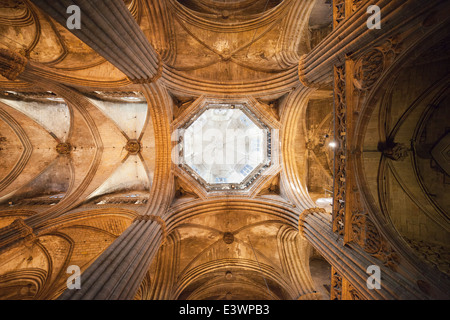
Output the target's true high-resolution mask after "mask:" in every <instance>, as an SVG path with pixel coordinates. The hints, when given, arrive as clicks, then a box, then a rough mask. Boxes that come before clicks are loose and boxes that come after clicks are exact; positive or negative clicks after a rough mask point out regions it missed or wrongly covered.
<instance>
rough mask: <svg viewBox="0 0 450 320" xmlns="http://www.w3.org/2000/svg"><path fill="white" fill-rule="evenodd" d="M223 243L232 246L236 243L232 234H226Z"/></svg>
mask: <svg viewBox="0 0 450 320" xmlns="http://www.w3.org/2000/svg"><path fill="white" fill-rule="evenodd" d="M223 242H225V243H226V244H232V243H233V242H234V235H233V234H232V233H231V232H225V234H224V235H223Z"/></svg>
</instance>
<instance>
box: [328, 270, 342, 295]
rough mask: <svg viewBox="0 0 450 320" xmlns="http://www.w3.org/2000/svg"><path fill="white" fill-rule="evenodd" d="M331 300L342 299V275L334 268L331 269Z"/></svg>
mask: <svg viewBox="0 0 450 320" xmlns="http://www.w3.org/2000/svg"><path fill="white" fill-rule="evenodd" d="M330 299H331V300H342V277H341V276H340V275H339V274H338V273H337V272H336V271H335V270H334V268H332V269H331V291H330Z"/></svg>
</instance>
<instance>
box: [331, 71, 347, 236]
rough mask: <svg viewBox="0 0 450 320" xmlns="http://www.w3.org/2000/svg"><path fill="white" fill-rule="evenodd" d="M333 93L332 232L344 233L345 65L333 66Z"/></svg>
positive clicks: (345, 165) (345, 163)
mask: <svg viewBox="0 0 450 320" xmlns="http://www.w3.org/2000/svg"><path fill="white" fill-rule="evenodd" d="M334 70H335V71H334V88H335V89H334V95H335V128H334V130H335V142H336V143H337V146H336V150H335V158H334V160H335V172H334V179H335V182H334V183H335V185H334V202H333V232H337V233H338V234H340V235H343V234H344V220H345V178H346V174H347V173H346V170H347V160H346V157H347V156H346V147H347V137H346V135H347V105H346V94H345V88H346V86H345V66H341V67H335V68H334Z"/></svg>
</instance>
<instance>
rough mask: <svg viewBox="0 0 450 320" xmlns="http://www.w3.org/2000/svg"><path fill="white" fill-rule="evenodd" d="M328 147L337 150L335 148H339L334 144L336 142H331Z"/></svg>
mask: <svg viewBox="0 0 450 320" xmlns="http://www.w3.org/2000/svg"><path fill="white" fill-rule="evenodd" d="M328 146H329V147H330V148H332V149H335V148H336V147H337V143H336V142H334V141H331V142H330V143H329V144H328Z"/></svg>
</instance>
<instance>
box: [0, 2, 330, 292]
mask: <svg viewBox="0 0 450 320" xmlns="http://www.w3.org/2000/svg"><path fill="white" fill-rule="evenodd" d="M125 4H126V5H127V7H128V9H129V11H130V12H131V14H132V16H133V17H134V19H135V20H136V21H137V23H138V24H139V26H140V28H141V30H142V31H143V32H144V34H145V35H146V37H147V40H148V41H149V42H150V44H151V45H152V47H153V48H154V49H155V50H156V52H157V53H158V54H159V56H160V57H161V59H162V62H163V68H162V71H161V75H160V78H159V79H158V80H157V81H156V82H155V83H154V84H152V85H151V86H142V85H140V84H137V83H134V82H133V81H131V80H130V78H129V77H127V76H126V75H125V74H124V73H123V72H122V71H120V70H119V69H118V68H117V67H116V66H114V64H113V63H111V62H108V61H107V59H105V58H104V57H103V56H102V55H100V54H99V53H97V52H96V51H95V50H93V49H92V48H90V47H89V46H88V45H86V44H85V43H83V41H81V40H79V39H78V38H77V37H76V36H74V35H73V34H72V33H71V32H70V31H69V30H67V29H66V28H65V26H63V25H61V24H59V23H58V22H56V21H55V20H54V19H53V18H52V17H50V16H48V15H47V14H46V13H44V11H42V10H41V9H39V7H37V6H36V5H35V4H33V2H31V1H28V0H7V1H1V2H0V48H2V49H8V50H11V51H14V52H19V53H20V54H22V55H23V56H25V57H26V58H28V59H29V60H30V61H31V62H32V63H33V64H34V65H38V66H40V68H43V69H42V70H45V74H42V76H43V77H44V78H47V79H48V81H42V80H41V81H39V80H35V81H31V80H30V81H24V80H16V81H8V80H7V79H5V78H0V88H1V92H0V137H1V140H0V147H1V148H0V158H1V159H2V161H1V163H0V203H1V208H0V210H1V211H0V226H2V227H4V226H8V225H9V224H10V223H12V222H13V221H14V220H16V219H18V218H21V219H24V220H25V221H32V224H34V226H35V228H36V230H39V233H38V239H39V241H38V242H36V243H35V244H33V245H32V246H31V247H29V248H28V247H24V248H23V247H17V248H15V249H14V251H8V253H7V254H6V255H5V257H4V258H3V257H2V259H1V262H0V271H1V275H0V280H1V281H0V283H1V288H0V293H1V295H2V296H1V298H11V297H14V298H55V297H57V296H58V295H59V294H60V293H61V292H62V291H63V290H64V285H65V278H64V277H65V273H64V268H65V267H67V266H68V265H73V264H77V265H79V266H80V267H81V268H82V270H85V269H86V268H87V267H88V266H89V265H90V264H91V263H92V262H93V261H94V260H95V258H96V257H98V255H100V254H101V253H102V252H103V251H104V250H105V248H106V247H107V246H108V245H110V244H111V243H112V242H113V240H114V239H115V238H117V237H118V236H119V235H120V234H121V233H122V232H123V231H124V230H125V229H126V228H127V227H128V226H129V225H130V223H131V221H132V220H133V219H134V218H135V217H136V216H137V215H139V214H142V213H145V212H146V211H148V210H149V208H150V207H151V205H155V203H160V204H161V205H160V206H161V208H165V209H164V210H162V212H161V213H160V217H161V218H162V219H163V220H164V221H165V223H166V226H167V238H166V241H165V242H164V244H163V246H162V247H161V248H160V250H159V253H158V255H157V259H155V260H154V262H153V264H152V266H151V268H150V269H149V271H148V274H147V276H146V278H145V279H144V281H143V283H142V285H141V287H140V290H139V292H138V294H137V297H138V298H143V299H155V298H160V299H163V298H171V299H175V298H180V299H226V298H234V299H249V298H256V299H259V298H260V299H310V298H320V295H319V294H318V293H317V292H316V291H317V290H316V288H317V287H322V285H323V283H320V281H322V280H320V279H323V275H321V276H320V275H319V276H318V277H316V275H314V274H313V275H311V272H310V267H309V261H310V258H311V257H312V256H313V255H314V252H313V249H312V247H311V246H310V245H309V244H308V243H307V242H306V240H304V239H301V238H300V237H299V236H298V232H297V231H296V230H297V219H298V215H299V213H301V212H302V211H303V210H304V209H306V208H309V207H311V206H315V204H314V202H315V200H317V199H319V198H326V197H328V194H329V190H330V189H331V187H332V186H331V164H330V161H331V160H330V154H329V152H330V150H329V149H328V147H327V146H328V142H329V140H327V137H330V136H331V126H332V124H331V112H332V107H331V106H332V95H331V90H330V88H329V87H326V88H323V89H321V90H316V91H314V93H311V92H312V91H311V90H310V89H307V88H305V87H304V86H303V85H302V84H301V82H300V81H299V76H298V71H297V68H298V61H299V58H300V56H301V55H303V54H305V53H307V52H309V51H310V50H311V49H312V48H313V47H314V46H315V45H317V43H318V42H320V40H321V39H323V38H324V37H325V36H326V35H327V33H328V32H329V31H330V30H331V28H330V24H331V8H330V5H329V4H328V3H327V1H322V0H317V1H314V0H311V1H309V0H307V1H296V0H284V1H281V0H255V1H253V0H251V1H249V0H239V1H237V0H236V1H225V0H189V1H188V0H179V1H176V0H127V1H125ZM114 23H115V22H114V21H111V25H114ZM204 99H212V100H214V101H218V102H220V101H226V102H230V101H234V102H241V101H251V103H250V104H249V105H250V108H251V110H252V112H253V113H255V114H256V115H257V116H258V117H260V118H261V119H262V121H263V122H265V123H268V124H270V127H271V128H272V130H273V146H274V149H276V152H275V153H274V155H275V158H274V159H273V166H272V167H271V168H270V170H269V171H268V174H265V175H261V177H259V178H258V179H257V180H256V182H255V183H254V184H253V185H252V186H251V187H250V188H249V189H248V190H245V192H239V191H229V190H227V191H224V192H208V190H206V189H205V188H204V187H203V186H202V185H201V184H199V183H198V182H196V181H195V179H193V177H192V176H190V175H187V174H186V173H185V172H183V170H182V169H180V168H179V167H178V166H176V165H175V164H174V163H172V161H171V158H170V157H168V156H166V155H167V154H169V153H170V152H167V150H168V149H169V148H171V147H173V146H174V145H175V144H176V142H177V141H176V139H175V141H174V139H173V136H171V135H172V133H173V131H174V129H175V128H176V127H177V126H178V125H179V124H180V123H182V122H183V119H189V118H192V117H194V116H195V115H196V114H197V113H198V112H199V106H200V105H201V101H203V100H204ZM200 109H201V107H200ZM164 150H166V151H164ZM164 152H165V153H164ZM162 154H164V156H161V155H162ZM327 192H328V193H327ZM325 207H327V209H331V207H330V206H329V205H326V204H325ZM44 217H45V219H44ZM23 274H28V275H29V276H28V278H26V277H25V278H24V277H23ZM316 278H317V279H319V280H317V281H319V283H317V281H316V280H314V279H316ZM27 279H28V280H27ZM168 279H172V280H170V281H169V280H168ZM315 281H316V282H315ZM25 287H26V288H27V289H24V288H25ZM319 291H320V290H319ZM323 293H324V294H323V295H322V298H323V297H324V295H326V294H327V292H326V291H323Z"/></svg>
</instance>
